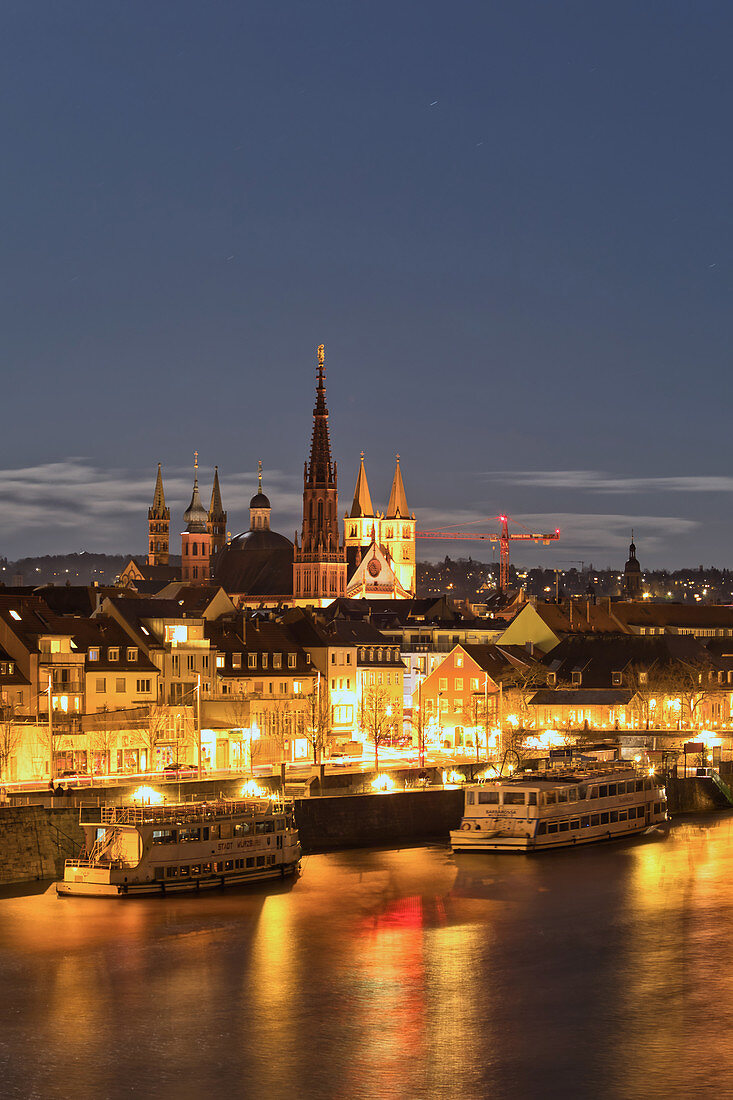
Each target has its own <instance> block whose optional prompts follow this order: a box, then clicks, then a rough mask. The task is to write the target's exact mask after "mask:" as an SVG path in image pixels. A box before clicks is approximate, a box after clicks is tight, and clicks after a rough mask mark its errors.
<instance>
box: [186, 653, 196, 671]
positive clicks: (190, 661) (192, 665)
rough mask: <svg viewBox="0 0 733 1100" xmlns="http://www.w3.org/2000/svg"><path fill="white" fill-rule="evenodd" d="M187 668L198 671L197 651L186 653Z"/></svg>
mask: <svg viewBox="0 0 733 1100" xmlns="http://www.w3.org/2000/svg"><path fill="white" fill-rule="evenodd" d="M186 668H187V669H188V671H189V672H195V671H196V654H195V653H187V654H186Z"/></svg>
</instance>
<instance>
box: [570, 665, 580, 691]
mask: <svg viewBox="0 0 733 1100" xmlns="http://www.w3.org/2000/svg"><path fill="white" fill-rule="evenodd" d="M570 682H571V684H572V685H573V687H580V685H581V684H582V683H583V673H582V672H580V671H579V670H577V669H576V670H574V671H573V672H571V673H570Z"/></svg>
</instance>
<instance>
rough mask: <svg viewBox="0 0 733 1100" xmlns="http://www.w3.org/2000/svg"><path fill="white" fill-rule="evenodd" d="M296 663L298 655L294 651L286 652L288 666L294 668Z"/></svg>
mask: <svg viewBox="0 0 733 1100" xmlns="http://www.w3.org/2000/svg"><path fill="white" fill-rule="evenodd" d="M297 663H298V655H297V654H296V653H288V668H295V667H296V665H297Z"/></svg>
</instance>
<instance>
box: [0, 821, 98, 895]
mask: <svg viewBox="0 0 733 1100" xmlns="http://www.w3.org/2000/svg"><path fill="white" fill-rule="evenodd" d="M83 843H84V833H83V831H82V829H81V826H80V825H79V811H78V809H76V807H68V808H65V809H57V810H52V809H47V808H46V807H44V806H3V807H0V884H6V883H10V882H27V881H28V880H29V879H44V878H58V877H60V875H62V874H63V870H64V860H66V859H71V858H73V857H74V856H77V855H78V854H79V852H80V850H81V847H82V845H83Z"/></svg>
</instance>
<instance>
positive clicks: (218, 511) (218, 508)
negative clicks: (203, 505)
mask: <svg viewBox="0 0 733 1100" xmlns="http://www.w3.org/2000/svg"><path fill="white" fill-rule="evenodd" d="M225 515H226V512H225V511H224V505H223V504H222V502H221V489H220V488H219V467H218V466H215V467H214V484H213V486H212V489H211V504H210V505H209V519H218V518H219V517H220V516H225Z"/></svg>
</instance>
